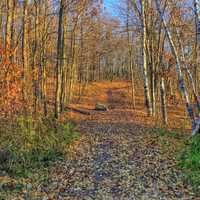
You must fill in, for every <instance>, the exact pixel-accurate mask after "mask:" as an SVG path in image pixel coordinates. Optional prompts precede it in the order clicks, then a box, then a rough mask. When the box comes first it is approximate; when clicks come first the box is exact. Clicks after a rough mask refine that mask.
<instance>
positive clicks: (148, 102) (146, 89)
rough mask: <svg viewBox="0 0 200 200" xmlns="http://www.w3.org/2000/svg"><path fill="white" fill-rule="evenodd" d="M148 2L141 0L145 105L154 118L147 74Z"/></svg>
mask: <svg viewBox="0 0 200 200" xmlns="http://www.w3.org/2000/svg"><path fill="white" fill-rule="evenodd" d="M145 2H146V1H145V0H141V7H142V34H143V74H144V75H143V76H144V94H145V104H146V107H147V111H148V115H149V116H152V107H151V100H150V92H149V83H148V72H147V46H146V45H147V28H146V16H145V8H146V3H145Z"/></svg>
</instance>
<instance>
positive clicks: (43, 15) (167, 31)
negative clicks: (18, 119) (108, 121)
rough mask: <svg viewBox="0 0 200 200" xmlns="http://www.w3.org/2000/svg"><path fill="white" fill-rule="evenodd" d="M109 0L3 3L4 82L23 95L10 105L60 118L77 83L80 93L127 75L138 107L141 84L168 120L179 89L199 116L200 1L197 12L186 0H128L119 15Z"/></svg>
mask: <svg viewBox="0 0 200 200" xmlns="http://www.w3.org/2000/svg"><path fill="white" fill-rule="evenodd" d="M156 2H157V3H159V4H158V5H159V6H158V5H157V6H156ZM102 3H103V2H102V1H100V0H99V1H98V0H83V1H71V0H59V1H54V0H33V1H28V0H24V1H19V0H6V1H1V2H0V9H1V12H0V30H1V34H0V41H1V44H2V45H1V66H2V69H4V71H1V72H0V73H1V80H2V82H1V83H2V84H3V82H4V81H5V80H6V81H8V80H9V81H10V82H9V83H11V84H13V83H17V82H18V84H19V86H18V89H17V91H18V92H17V96H18V98H17V97H16V96H15V95H14V94H13V95H14V96H15V97H16V98H12V103H11V102H10V105H11V104H13V105H15V100H16V102H20V103H18V105H20V106H21V109H17V110H18V113H20V112H21V114H22V113H26V114H30V115H33V116H37V114H41V115H44V116H47V115H48V114H50V113H52V112H53V114H54V116H55V117H56V118H58V117H59V115H60V113H61V112H62V111H64V109H65V107H66V105H67V104H69V103H70V102H71V100H72V97H73V95H74V88H75V84H78V85H79V89H78V90H79V91H78V94H79V97H81V95H82V93H83V92H84V89H85V87H87V84H88V83H89V82H90V81H101V80H105V79H109V80H113V79H115V78H120V79H126V80H129V81H130V86H131V90H130V94H131V104H132V108H136V107H137V101H136V95H137V92H138V90H139V91H142V92H144V99H145V107H146V108H147V113H148V114H149V116H152V117H157V116H162V117H163V122H164V124H167V107H168V104H169V100H168V99H173V100H174V101H176V96H177V94H180V95H182V96H183V97H184V98H183V99H185V101H186V103H187V109H188V112H189V113H190V117H191V118H192V120H193V121H196V117H197V115H198V114H199V110H200V109H199V107H200V106H199V98H198V93H199V87H198V85H199V78H200V74H199V21H200V17H199V16H200V14H199V7H200V6H199V1H198V0H194V5H193V8H194V10H195V12H192V9H191V8H190V6H192V5H188V4H186V0H178V1H165V0H162V1H156V0H155V1H150V0H140V1H135V0H134V1H132V0H122V1H120V2H119V9H118V11H117V10H116V12H119V13H120V18H116V17H111V16H110V15H109V14H108V13H107V12H106V10H105V9H104V7H103V4H102ZM158 8H160V9H158ZM158 11H159V12H158ZM163 15H165V17H163ZM191 22H192V23H191ZM6 66H9V69H12V70H13V71H16V74H17V78H16V76H15V75H14V74H13V73H11V71H12V70H11V71H9V70H8V71H6V68H7V67H6ZM11 66H12V67H11ZM175 72H177V75H176V73H175ZM10 76H11V77H10ZM7 77H9V79H7ZM16 80H17V82H15V81H16ZM19 82H20V83H19ZM4 83H5V82H4ZM7 83H8V82H7ZM183 83H184V84H183ZM1 87H3V85H1ZM19 91H20V92H19ZM181 91H182V92H181ZM19 93H20V94H19ZM79 99H80V98H79ZM2 102H3V99H2ZM193 104H195V105H196V107H197V109H196V112H194V111H195V109H194V108H195V107H194V105H193ZM22 105H23V106H22ZM18 107H19V106H18ZM192 110H193V111H192Z"/></svg>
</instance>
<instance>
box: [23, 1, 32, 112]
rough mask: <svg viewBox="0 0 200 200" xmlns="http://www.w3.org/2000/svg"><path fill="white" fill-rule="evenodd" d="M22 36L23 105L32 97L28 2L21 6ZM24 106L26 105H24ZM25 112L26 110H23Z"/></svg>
mask: <svg viewBox="0 0 200 200" xmlns="http://www.w3.org/2000/svg"><path fill="white" fill-rule="evenodd" d="M22 26H23V34H22V65H23V89H22V93H23V99H24V102H25V104H26V103H28V98H29V102H31V101H30V100H31V99H30V96H31V95H32V92H31V93H30V89H29V88H30V87H29V86H30V84H29V72H30V70H29V45H28V28H29V27H28V0H25V1H24V4H23V22H22ZM25 106H26V105H25ZM25 110H26V109H25Z"/></svg>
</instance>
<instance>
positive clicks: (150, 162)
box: [40, 89, 192, 200]
mask: <svg viewBox="0 0 200 200" xmlns="http://www.w3.org/2000/svg"><path fill="white" fill-rule="evenodd" d="M105 93H106V95H107V103H108V104H109V107H110V108H111V109H110V110H109V111H106V112H100V113H98V112H94V113H93V115H92V119H91V116H90V117H86V118H85V119H84V120H82V121H79V122H78V123H79V131H80V132H81V133H82V134H83V137H82V139H81V140H80V141H78V142H77V143H76V144H75V145H74V146H73V147H71V152H72V153H71V154H70V155H71V156H70V158H69V160H67V161H65V162H59V163H57V164H56V166H55V167H54V169H53V170H52V173H51V178H50V180H49V183H48V184H46V185H41V186H40V192H42V193H43V194H45V195H46V196H47V197H49V198H50V199H70V200H73V199H74V200H75V199H77V200H82V199H85V200H90V199H94V200H131V199H136V200H140V199H144V200H150V199H166V200H169V199H190V198H191V199H192V194H191V193H189V189H188V188H187V186H186V185H184V183H183V178H182V174H181V172H180V171H178V170H177V169H176V167H175V161H174V160H173V159H172V158H171V157H170V156H169V154H168V153H166V152H165V151H163V147H162V145H161V144H160V142H161V140H159V139H158V136H157V135H156V134H153V133H152V130H150V129H149V128H146V127H144V126H142V125H138V124H136V123H134V122H132V120H131V117H133V116H134V114H133V113H131V114H130V113H129V112H128V109H126V102H125V98H124V95H125V94H124V93H123V92H122V90H117V89H116V90H112V89H109V90H107V91H105ZM167 148H171V146H170V145H169V146H168V147H167ZM166 151H168V149H167V150H166ZM169 151H172V149H169Z"/></svg>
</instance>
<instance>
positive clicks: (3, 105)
mask: <svg viewBox="0 0 200 200" xmlns="http://www.w3.org/2000/svg"><path fill="white" fill-rule="evenodd" d="M9 56H10V52H8V51H5V50H4V49H2V48H0V61H1V62H0V90H1V93H0V112H1V117H2V116H3V117H8V116H11V115H12V116H13V114H16V113H18V112H19V111H20V109H21V108H22V95H21V94H22V90H21V89H22V87H21V83H22V79H21V69H20V67H19V66H17V65H16V64H14V63H11V62H10V61H9V60H10V58H9Z"/></svg>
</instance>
